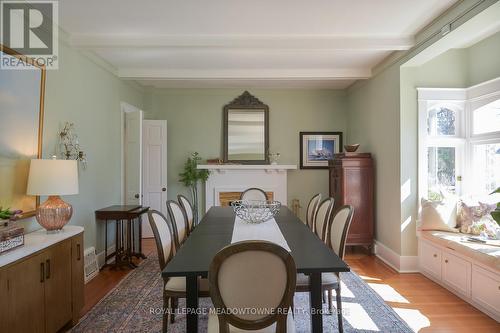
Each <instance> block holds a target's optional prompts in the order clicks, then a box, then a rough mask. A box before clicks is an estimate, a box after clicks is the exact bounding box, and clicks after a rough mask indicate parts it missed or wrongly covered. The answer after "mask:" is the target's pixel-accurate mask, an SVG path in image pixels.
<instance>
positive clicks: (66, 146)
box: [59, 122, 87, 169]
mask: <svg viewBox="0 0 500 333" xmlns="http://www.w3.org/2000/svg"><path fill="white" fill-rule="evenodd" d="M74 129H75V124H73V123H69V122H66V123H65V124H64V127H63V129H62V130H61V131H60V132H59V149H60V151H61V153H60V154H61V158H62V159H64V160H77V161H79V162H82V166H83V168H84V169H85V168H86V167H87V155H86V154H85V152H84V151H83V150H82V149H81V147H80V142H79V141H78V135H77V134H75V133H74V132H73V131H74Z"/></svg>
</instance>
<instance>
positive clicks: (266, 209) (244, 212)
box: [232, 200, 281, 223]
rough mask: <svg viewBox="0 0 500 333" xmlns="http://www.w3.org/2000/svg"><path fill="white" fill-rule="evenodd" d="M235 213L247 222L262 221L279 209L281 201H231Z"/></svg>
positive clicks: (268, 218) (271, 216) (269, 217)
mask: <svg viewBox="0 0 500 333" xmlns="http://www.w3.org/2000/svg"><path fill="white" fill-rule="evenodd" d="M232 206H233V210H234V212H235V213H236V215H237V216H238V217H239V218H240V219H241V220H243V221H245V222H247V223H263V222H266V221H269V220H270V219H272V218H274V217H275V216H276V214H278V212H279V211H280V208H281V202H279V201H269V200H267V201H262V200H236V201H233V202H232Z"/></svg>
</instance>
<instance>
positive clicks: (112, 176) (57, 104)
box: [23, 42, 143, 252]
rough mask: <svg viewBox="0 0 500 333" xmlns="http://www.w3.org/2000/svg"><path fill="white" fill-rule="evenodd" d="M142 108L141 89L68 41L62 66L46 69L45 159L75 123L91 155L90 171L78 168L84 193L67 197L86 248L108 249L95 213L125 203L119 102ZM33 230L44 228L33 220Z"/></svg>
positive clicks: (61, 57) (62, 46) (29, 225)
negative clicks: (69, 124)
mask: <svg viewBox="0 0 500 333" xmlns="http://www.w3.org/2000/svg"><path fill="white" fill-rule="evenodd" d="M121 101H125V102H128V103H130V104H133V105H136V106H138V107H142V102H143V93H142V90H141V89H140V88H137V87H136V86H134V85H132V84H130V83H126V82H124V81H122V80H120V79H119V78H117V77H116V76H115V75H114V74H112V73H111V72H109V71H108V70H106V69H104V68H102V67H101V66H100V65H98V64H96V63H95V62H93V61H91V60H90V59H89V58H87V57H86V56H84V55H82V54H81V53H80V52H79V51H76V50H75V49H73V48H71V47H68V46H67V45H65V44H64V43H63V42H61V43H60V45H59V69H58V70H48V71H47V82H46V99H45V119H44V135H43V157H44V158H48V157H50V156H51V155H52V154H54V152H55V148H56V143H57V133H58V130H59V129H60V126H61V125H62V124H63V123H64V122H66V121H69V122H73V123H74V124H75V130H76V131H75V132H76V133H77V134H78V136H79V139H80V144H81V145H82V147H83V150H84V151H85V153H86V154H87V158H88V167H87V169H85V170H84V169H82V168H81V167H80V168H79V185H80V193H79V194H78V195H73V196H66V197H64V198H63V199H64V200H66V201H68V202H69V203H71V204H72V205H73V208H74V214H73V218H72V219H71V221H70V224H74V225H80V226H83V227H85V247H88V246H96V248H97V251H98V252H99V251H100V250H102V249H103V241H104V238H103V231H104V229H103V228H102V226H101V225H100V226H99V227H100V229H99V231H98V232H97V230H98V226H97V225H96V221H95V218H94V211H95V210H96V209H98V208H102V207H105V206H107V205H111V204H117V203H120V200H121V196H120V186H121V185H120V182H121V179H120V177H121V176H120V170H121V166H120V164H121V162H120V145H121V141H120V131H121V126H120V112H121V111H120V102H121ZM23 224H24V225H25V226H26V227H27V229H28V230H33V229H35V228H39V225H38V224H37V223H36V221H34V219H31V220H28V221H24V222H23Z"/></svg>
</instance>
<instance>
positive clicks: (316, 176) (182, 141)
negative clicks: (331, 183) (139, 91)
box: [145, 89, 347, 216]
mask: <svg viewBox="0 0 500 333" xmlns="http://www.w3.org/2000/svg"><path fill="white" fill-rule="evenodd" d="M242 92H243V90H242V89H161V90H159V89H156V90H153V91H152V92H150V93H148V94H146V95H149V97H150V98H151V100H150V101H145V103H146V104H148V105H150V107H151V114H152V116H153V117H154V118H155V119H167V121H168V125H167V126H168V130H167V132H168V135H167V137H168V197H169V199H173V198H175V196H176V195H177V194H178V193H184V194H188V191H187V190H186V189H185V188H184V187H183V186H182V185H181V184H180V183H179V182H178V178H179V177H178V175H179V173H180V172H181V169H182V167H183V164H184V161H185V160H186V158H187V157H188V156H189V154H190V153H191V152H193V151H197V152H199V153H200V154H201V156H202V157H203V158H216V157H220V156H221V142H222V108H223V106H224V105H225V104H227V103H228V102H230V101H231V100H233V99H234V98H235V97H237V96H239V95H240V94H241V93H242ZM250 93H252V94H253V95H255V96H256V97H258V98H259V99H260V100H261V101H263V102H264V103H266V104H267V105H269V109H270V111H269V123H270V126H269V132H270V138H269V140H270V151H271V152H280V153H281V159H280V163H282V164H296V165H297V167H298V165H299V132H300V131H342V132H345V131H346V129H347V124H346V118H347V116H346V103H345V93H344V92H342V91H334V90H295V89H294V90H274V89H265V90H264V89H262V90H261V89H251V90H250ZM317 192H320V193H322V194H323V195H327V194H328V171H327V170H296V171H290V172H289V173H288V200H289V203H290V201H291V200H292V199H295V198H296V199H299V200H300V203H301V205H302V210H301V212H302V216H304V211H305V209H306V206H307V203H308V200H309V199H310V197H311V196H312V195H313V194H314V193H317Z"/></svg>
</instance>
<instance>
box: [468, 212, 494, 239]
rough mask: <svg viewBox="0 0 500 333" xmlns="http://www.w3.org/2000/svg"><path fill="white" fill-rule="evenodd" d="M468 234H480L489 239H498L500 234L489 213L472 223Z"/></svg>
mask: <svg viewBox="0 0 500 333" xmlns="http://www.w3.org/2000/svg"><path fill="white" fill-rule="evenodd" d="M468 231H469V232H468V233H470V234H474V235H481V236H484V237H487V238H489V239H498V236H499V235H500V226H499V225H498V223H496V221H495V220H493V217H491V215H490V214H487V215H485V216H483V217H482V218H481V219H480V220H479V221H475V222H473V223H472V225H471V227H470V230H468Z"/></svg>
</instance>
